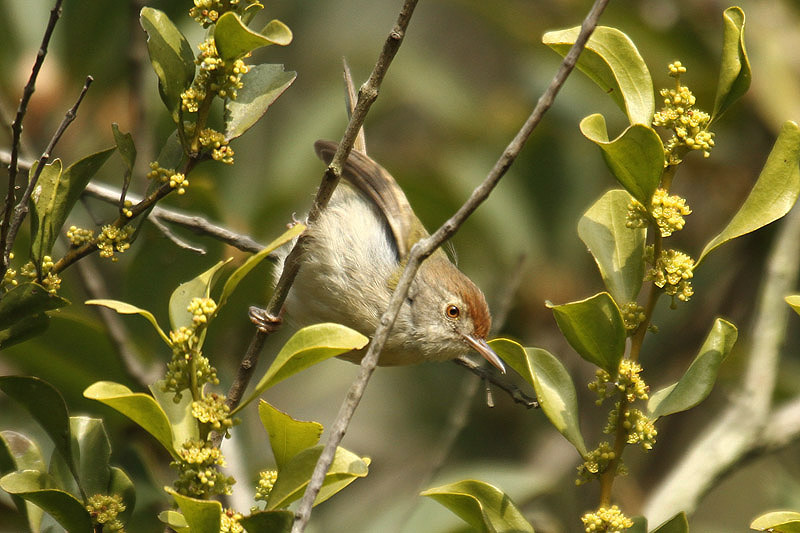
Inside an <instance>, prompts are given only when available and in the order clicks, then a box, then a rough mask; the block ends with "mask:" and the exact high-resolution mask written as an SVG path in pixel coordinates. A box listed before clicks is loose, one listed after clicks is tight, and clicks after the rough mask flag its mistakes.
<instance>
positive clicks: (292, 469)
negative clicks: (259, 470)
mask: <svg viewBox="0 0 800 533" xmlns="http://www.w3.org/2000/svg"><path fill="white" fill-rule="evenodd" d="M321 453H322V446H315V447H313V448H308V449H306V450H303V451H302V452H300V453H299V454H297V455H295V456H294V457H293V458H292V459H291V460H290V461H289V462H288V463H286V464H285V465H283V468H282V469H281V471H280V474H279V475H278V480H277V481H276V482H275V485H274V486H273V487H272V491H271V492H270V493H269V498H268V500H267V510H269V511H273V510H275V509H281V508H283V507H286V506H287V505H289V504H290V503H292V502H293V501H295V500H298V499H300V498H301V497H302V496H303V492H304V491H305V489H306V485H308V481H309V479H311V474H312V472H314V467H315V466H316V464H317V459H319V456H320V454H321ZM369 463H370V460H369V459H368V458H366V457H359V456H357V455H356V454H354V453H353V452H351V451H348V450H345V449H344V448H337V449H336V454H335V455H334V457H333V462H332V463H331V467H330V469H328V473H327V474H325V481H324V482H323V484H322V489H320V491H319V494H317V499H316V500H314V505H317V504H320V503H322V502H324V501H325V500H327V499H328V498H330V497H331V496H333V495H334V494H336V493H337V492H339V491H340V490H342V489H344V488H345V487H346V486H347V485H349V484H350V483H352V482H353V481H355V480H356V479H357V478H360V477H364V476H366V475H367V471H368V467H369Z"/></svg>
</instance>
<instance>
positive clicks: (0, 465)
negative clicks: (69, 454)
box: [0, 431, 47, 531]
mask: <svg viewBox="0 0 800 533" xmlns="http://www.w3.org/2000/svg"><path fill="white" fill-rule="evenodd" d="M15 470H35V471H37V472H46V471H47V465H45V463H44V457H42V452H41V451H40V450H39V447H38V446H37V445H36V443H35V442H33V441H32V440H30V439H29V438H28V437H26V436H25V435H23V434H21V433H17V432H16V431H0V477H2V476H4V475H5V474H8V473H9V472H13V471H15ZM11 499H12V500H13V501H14V505H16V506H17V510H18V511H19V512H20V513H21V514H22V516H23V517H25V521H26V522H27V524H28V526H29V528H30V530H31V531H38V530H39V524H41V522H42V509H41V508H40V507H37V506H36V505H34V504H32V503H30V502H26V501H25V500H24V499H23V498H21V497H20V496H12V497H11Z"/></svg>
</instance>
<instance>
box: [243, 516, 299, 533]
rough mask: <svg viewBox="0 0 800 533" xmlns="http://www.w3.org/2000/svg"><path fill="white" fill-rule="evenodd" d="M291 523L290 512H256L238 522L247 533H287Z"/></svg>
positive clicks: (292, 520) (292, 521)
mask: <svg viewBox="0 0 800 533" xmlns="http://www.w3.org/2000/svg"><path fill="white" fill-rule="evenodd" d="M293 523H294V513H293V512H291V511H256V512H254V513H251V514H250V516H245V517H244V518H242V519H240V520H239V524H241V525H242V526H243V527H244V529H245V531H247V533H263V532H267V531H268V532H269V533H289V531H291V529H292V524H293Z"/></svg>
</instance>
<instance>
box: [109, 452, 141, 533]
mask: <svg viewBox="0 0 800 533" xmlns="http://www.w3.org/2000/svg"><path fill="white" fill-rule="evenodd" d="M107 493H108V494H119V495H120V496H121V497H122V503H123V504H124V505H125V510H124V511H122V512H121V513H120V514H119V515H118V518H119V519H120V520H121V521H122V523H123V524H127V523H128V520H130V519H131V515H133V509H134V507H135V506H136V487H134V485H133V481H131V478H129V477H128V474H126V473H125V471H124V470H122V469H121V468H117V467H116V466H112V467H111V480H110V481H109V484H108V492H107Z"/></svg>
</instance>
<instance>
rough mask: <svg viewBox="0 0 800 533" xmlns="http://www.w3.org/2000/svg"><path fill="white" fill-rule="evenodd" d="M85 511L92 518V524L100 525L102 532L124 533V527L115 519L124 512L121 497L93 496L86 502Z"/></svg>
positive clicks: (114, 495) (115, 495) (116, 495)
mask: <svg viewBox="0 0 800 533" xmlns="http://www.w3.org/2000/svg"><path fill="white" fill-rule="evenodd" d="M86 510H87V511H89V514H90V515H91V517H92V523H94V524H96V525H101V526H102V530H103V531H104V532H109V533H124V532H125V527H124V525H123V524H122V522H121V521H120V520H119V519H118V518H117V517H118V516H119V514H120V513H122V512H123V511H125V504H124V503H122V496H120V495H118V494H113V495H111V496H108V495H106V494H95V495H94V496H90V497H89V499H88V500H86Z"/></svg>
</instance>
